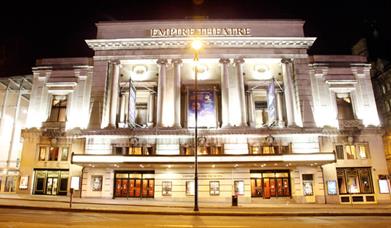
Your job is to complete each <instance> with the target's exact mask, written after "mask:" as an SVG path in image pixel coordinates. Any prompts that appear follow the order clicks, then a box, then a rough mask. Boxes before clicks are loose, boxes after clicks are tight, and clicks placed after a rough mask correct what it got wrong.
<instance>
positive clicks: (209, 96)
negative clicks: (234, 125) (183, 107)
mask: <svg viewBox="0 0 391 228" xmlns="http://www.w3.org/2000/svg"><path fill="white" fill-rule="evenodd" d="M197 94H198V95H197V100H198V101H197V102H196V100H195V99H196V96H195V91H194V90H189V96H188V97H189V100H188V107H187V125H188V127H195V117H194V116H195V110H196V106H197V107H198V108H197V109H198V118H197V125H198V127H206V128H214V127H216V110H215V96H214V91H213V90H198V93H197ZM196 104H197V105H196Z"/></svg>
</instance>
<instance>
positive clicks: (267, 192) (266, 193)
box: [263, 178, 270, 199]
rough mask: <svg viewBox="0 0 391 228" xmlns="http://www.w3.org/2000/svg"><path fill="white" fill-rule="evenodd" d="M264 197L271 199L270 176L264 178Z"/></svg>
mask: <svg viewBox="0 0 391 228" xmlns="http://www.w3.org/2000/svg"><path fill="white" fill-rule="evenodd" d="M263 198H265V199H270V183H269V178H264V179H263Z"/></svg>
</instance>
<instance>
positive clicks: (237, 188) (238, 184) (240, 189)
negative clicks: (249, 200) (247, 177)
mask: <svg viewBox="0 0 391 228" xmlns="http://www.w3.org/2000/svg"><path fill="white" fill-rule="evenodd" d="M234 193H235V195H244V181H235V182H234Z"/></svg>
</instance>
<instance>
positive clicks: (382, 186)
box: [379, 179, 390, 194]
mask: <svg viewBox="0 0 391 228" xmlns="http://www.w3.org/2000/svg"><path fill="white" fill-rule="evenodd" d="M379 190H380V193H381V194H386V193H390V189H389V188H388V180H387V179H380V180H379Z"/></svg>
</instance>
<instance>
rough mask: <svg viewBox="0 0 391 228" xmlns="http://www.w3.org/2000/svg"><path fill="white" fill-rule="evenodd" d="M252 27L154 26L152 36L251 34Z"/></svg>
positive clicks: (151, 31)
mask: <svg viewBox="0 0 391 228" xmlns="http://www.w3.org/2000/svg"><path fill="white" fill-rule="evenodd" d="M250 34H251V33H250V28H230V27H226V28H153V29H151V30H150V35H151V37H187V36H250Z"/></svg>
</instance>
